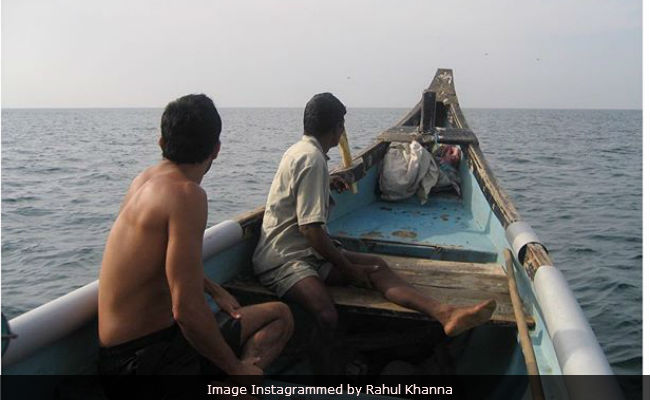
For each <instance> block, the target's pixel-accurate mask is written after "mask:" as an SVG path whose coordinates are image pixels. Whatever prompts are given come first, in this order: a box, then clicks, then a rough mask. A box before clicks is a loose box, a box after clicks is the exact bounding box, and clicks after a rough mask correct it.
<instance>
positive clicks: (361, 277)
mask: <svg viewBox="0 0 650 400" xmlns="http://www.w3.org/2000/svg"><path fill="white" fill-rule="evenodd" d="M378 270H379V265H365V264H351V265H350V266H349V267H347V268H343V273H344V274H345V275H347V276H348V277H349V278H350V279H351V280H353V281H354V282H355V283H357V284H359V285H361V286H364V287H368V288H370V287H372V284H371V283H370V274H372V273H373V272H376V271H378Z"/></svg>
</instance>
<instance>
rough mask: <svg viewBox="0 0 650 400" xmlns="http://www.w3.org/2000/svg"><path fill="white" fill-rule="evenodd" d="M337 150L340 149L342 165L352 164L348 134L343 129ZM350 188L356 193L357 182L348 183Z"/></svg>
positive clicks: (346, 166) (348, 165)
mask: <svg viewBox="0 0 650 400" xmlns="http://www.w3.org/2000/svg"><path fill="white" fill-rule="evenodd" d="M339 150H340V151H341V158H343V166H344V167H345V168H348V167H351V166H352V155H351V154H350V144H349V143H348V134H347V133H346V132H345V130H344V131H343V134H342V135H341V140H339ZM350 190H352V193H354V194H357V193H358V192H359V189H358V188H357V183H356V182H352V184H351V185H350Z"/></svg>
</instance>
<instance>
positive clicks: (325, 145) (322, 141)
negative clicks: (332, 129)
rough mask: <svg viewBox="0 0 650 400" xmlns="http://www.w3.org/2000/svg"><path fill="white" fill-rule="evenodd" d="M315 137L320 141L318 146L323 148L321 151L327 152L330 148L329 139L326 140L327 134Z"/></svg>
mask: <svg viewBox="0 0 650 400" xmlns="http://www.w3.org/2000/svg"><path fill="white" fill-rule="evenodd" d="M315 139H316V140H317V141H318V143H320V148H321V149H323V153H325V154H327V152H328V151H329V150H330V148H331V147H330V144H329V141H327V136H321V137H315Z"/></svg>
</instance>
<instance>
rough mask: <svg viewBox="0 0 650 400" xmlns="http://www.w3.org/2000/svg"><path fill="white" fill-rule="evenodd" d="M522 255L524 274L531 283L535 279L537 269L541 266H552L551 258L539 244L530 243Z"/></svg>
mask: <svg viewBox="0 0 650 400" xmlns="http://www.w3.org/2000/svg"><path fill="white" fill-rule="evenodd" d="M525 251H526V252H525V253H524V268H525V269H526V274H528V277H529V278H530V280H531V281H533V280H534V279H535V273H536V272H537V269H539V267H541V266H542V265H548V266H553V260H552V259H551V256H550V255H549V254H548V253H547V252H546V249H544V247H543V246H542V245H541V244H539V243H531V244H529V245H527V246H526V250H525Z"/></svg>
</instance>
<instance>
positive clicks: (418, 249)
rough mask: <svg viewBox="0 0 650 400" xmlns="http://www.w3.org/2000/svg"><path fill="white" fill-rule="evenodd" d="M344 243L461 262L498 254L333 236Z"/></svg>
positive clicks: (350, 246)
mask: <svg viewBox="0 0 650 400" xmlns="http://www.w3.org/2000/svg"><path fill="white" fill-rule="evenodd" d="M332 238H333V239H336V240H338V241H340V242H342V243H343V245H344V247H345V248H346V249H348V250H352V251H358V252H361V253H381V254H382V257H384V256H385V255H395V256H410V257H417V258H420V259H429V260H446V261H450V260H456V261H461V262H473V263H490V262H494V261H496V259H497V254H496V253H494V252H490V251H483V250H474V249H466V248H459V247H456V246H442V245H435V244H431V243H426V242H413V241H408V242H399V241H393V240H385V239H375V238H370V237H363V236H362V237H360V238H358V237H355V236H347V235H343V234H337V235H333V236H332Z"/></svg>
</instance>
